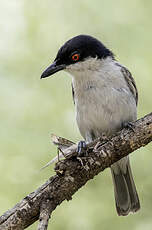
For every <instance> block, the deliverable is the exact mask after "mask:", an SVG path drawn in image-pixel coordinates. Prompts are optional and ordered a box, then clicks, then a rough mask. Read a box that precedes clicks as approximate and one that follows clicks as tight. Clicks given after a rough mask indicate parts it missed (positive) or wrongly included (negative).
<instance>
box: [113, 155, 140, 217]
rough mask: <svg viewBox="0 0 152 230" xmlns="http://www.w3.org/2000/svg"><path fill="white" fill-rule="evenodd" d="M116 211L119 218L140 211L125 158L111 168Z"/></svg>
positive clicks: (127, 159) (127, 160)
mask: <svg viewBox="0 0 152 230" xmlns="http://www.w3.org/2000/svg"><path fill="white" fill-rule="evenodd" d="M111 172H112V178H113V184H114V193H115V202H116V209H117V213H118V215H119V216H126V215H128V214H129V212H136V211H138V210H139V209H140V202H139V198H138V194H137V191H136V187H135V183H134V180H133V176H132V173H131V168H130V163H129V158H127V157H125V158H123V159H122V160H120V161H118V162H116V163H115V164H113V165H112V166H111Z"/></svg>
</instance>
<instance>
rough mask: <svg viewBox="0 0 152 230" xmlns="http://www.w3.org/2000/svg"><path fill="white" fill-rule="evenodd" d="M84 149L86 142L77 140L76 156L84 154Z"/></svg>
mask: <svg viewBox="0 0 152 230" xmlns="http://www.w3.org/2000/svg"><path fill="white" fill-rule="evenodd" d="M86 149H87V145H86V142H85V141H79V143H78V147H77V153H78V156H82V155H83V154H84V152H85V151H86Z"/></svg>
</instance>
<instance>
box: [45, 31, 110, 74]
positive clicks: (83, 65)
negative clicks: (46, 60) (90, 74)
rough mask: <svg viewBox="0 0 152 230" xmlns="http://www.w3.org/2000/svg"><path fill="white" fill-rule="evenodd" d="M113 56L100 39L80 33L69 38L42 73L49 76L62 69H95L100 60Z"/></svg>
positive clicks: (71, 70) (71, 71)
mask: <svg viewBox="0 0 152 230" xmlns="http://www.w3.org/2000/svg"><path fill="white" fill-rule="evenodd" d="M107 57H111V58H113V53H112V52H111V51H110V50H109V49H107V48H106V47H105V46H104V45H103V44H102V43H101V42H100V41H99V40H97V39H96V38H93V37H91V36H88V35H79V36H76V37H74V38H72V39H70V40H68V41H67V42H66V43H65V44H64V45H63V46H62V47H61V48H60V49H59V51H58V53H57V56H56V58H55V60H54V62H53V64H51V65H50V66H49V67H48V68H47V69H46V70H45V71H44V72H43V73H42V75H41V78H45V77H49V76H51V75H53V74H54V73H56V72H58V71H60V70H66V71H67V72H70V73H73V72H77V71H79V72H80V71H84V70H94V69H96V68H97V67H98V65H99V64H98V63H99V61H100V60H102V59H105V58H107Z"/></svg>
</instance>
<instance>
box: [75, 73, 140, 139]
mask: <svg viewBox="0 0 152 230" xmlns="http://www.w3.org/2000/svg"><path fill="white" fill-rule="evenodd" d="M73 87H74V94H75V96H74V99H75V107H76V119H77V123H78V126H79V129H80V132H81V134H82V136H83V137H84V138H86V135H88V133H91V132H92V133H94V136H95V137H97V136H99V135H101V133H102V132H105V133H108V134H109V133H111V132H114V131H117V130H119V129H120V128H121V126H122V123H123V122H124V121H129V120H130V121H131V120H134V119H135V117H136V106H135V102H134V99H133V98H132V97H131V94H130V92H129V90H128V89H127V87H125V86H123V83H122V82H115V81H113V80H110V79H109V80H107V79H104V78H102V79H101V77H96V78H95V79H93V80H92V79H84V80H82V79H79V80H76V81H73Z"/></svg>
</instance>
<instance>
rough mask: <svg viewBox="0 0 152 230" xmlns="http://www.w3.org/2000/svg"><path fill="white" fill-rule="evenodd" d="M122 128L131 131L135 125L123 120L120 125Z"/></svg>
mask: <svg viewBox="0 0 152 230" xmlns="http://www.w3.org/2000/svg"><path fill="white" fill-rule="evenodd" d="M122 127H123V128H126V129H130V130H132V131H133V132H134V131H135V130H134V128H135V125H134V124H133V123H132V122H130V121H128V122H124V123H123V125H122Z"/></svg>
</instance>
